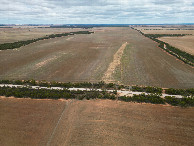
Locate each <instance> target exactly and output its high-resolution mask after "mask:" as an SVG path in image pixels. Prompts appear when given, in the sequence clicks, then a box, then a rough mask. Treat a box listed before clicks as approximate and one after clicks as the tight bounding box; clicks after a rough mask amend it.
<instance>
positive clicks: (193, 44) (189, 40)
mask: <svg viewBox="0 0 194 146" xmlns="http://www.w3.org/2000/svg"><path fill="white" fill-rule="evenodd" d="M159 40H161V41H164V42H166V43H169V44H170V45H171V46H174V47H176V48H179V49H181V50H183V51H185V52H188V53H190V54H192V55H194V36H184V37H161V38H159Z"/></svg>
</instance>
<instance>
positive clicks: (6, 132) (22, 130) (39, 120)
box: [0, 97, 66, 146]
mask: <svg viewBox="0 0 194 146" xmlns="http://www.w3.org/2000/svg"><path fill="white" fill-rule="evenodd" d="M65 106H66V101H63V102H62V101H60V100H32V99H16V98H9V99H7V98H2V97H1V98H0V129H1V130H0V145H2V146H10V145H15V146H19V145H20V146H21V145H32V146H34V145H40V146H42V145H45V144H46V143H47V141H48V139H49V138H50V134H51V132H52V131H53V129H54V127H55V125H56V122H57V121H58V119H59V116H60V114H61V112H62V111H63V109H64V107H65Z"/></svg>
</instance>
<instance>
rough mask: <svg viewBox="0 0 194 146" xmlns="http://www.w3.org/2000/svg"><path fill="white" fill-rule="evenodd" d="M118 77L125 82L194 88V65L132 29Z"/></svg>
mask: <svg viewBox="0 0 194 146" xmlns="http://www.w3.org/2000/svg"><path fill="white" fill-rule="evenodd" d="M130 34H131V36H130V39H129V40H128V44H129V45H128V46H127V47H126V49H125V50H124V53H123V57H122V59H121V64H120V66H118V67H117V69H116V71H115V79H116V80H118V81H121V82H122V83H124V84H130V85H147V86H158V87H166V88H193V87H194V68H192V67H191V66H189V65H186V64H184V63H183V62H182V61H180V60H178V59H177V58H175V57H174V56H172V55H169V54H168V53H166V52H165V51H164V50H162V49H161V48H159V47H158V45H159V44H158V43H156V42H154V41H152V40H151V39H149V38H147V37H145V36H143V35H141V34H140V33H138V32H137V31H136V30H131V31H130Z"/></svg>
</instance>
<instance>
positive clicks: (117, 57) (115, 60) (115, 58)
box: [102, 42, 128, 82]
mask: <svg viewBox="0 0 194 146" xmlns="http://www.w3.org/2000/svg"><path fill="white" fill-rule="evenodd" d="M127 44H128V43H127V42H126V43H124V44H123V45H122V46H121V47H120V48H119V49H118V51H117V52H116V53H115V54H114V56H113V61H112V62H111V63H110V65H109V67H108V69H107V71H106V72H105V74H104V76H103V77H102V79H103V81H105V82H113V81H114V80H113V77H112V74H113V73H114V70H115V68H116V67H117V66H118V65H120V63H121V58H122V55H123V51H124V49H125V47H126V46H127Z"/></svg>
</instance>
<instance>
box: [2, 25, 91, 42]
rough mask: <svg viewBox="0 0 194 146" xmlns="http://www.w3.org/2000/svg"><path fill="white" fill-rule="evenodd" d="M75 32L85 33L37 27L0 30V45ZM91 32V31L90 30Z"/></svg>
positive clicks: (78, 29) (68, 29) (77, 29)
mask: <svg viewBox="0 0 194 146" xmlns="http://www.w3.org/2000/svg"><path fill="white" fill-rule="evenodd" d="M73 31H85V29H81V28H74V29H71V28H38V27H37V28H35V27H24V26H23V27H14V28H6V27H5V28H0V44H3V43H13V42H17V41H24V40H31V39H35V38H40V37H45V36H46V35H50V34H61V33H66V32H73ZM88 31H90V29H88Z"/></svg>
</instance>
